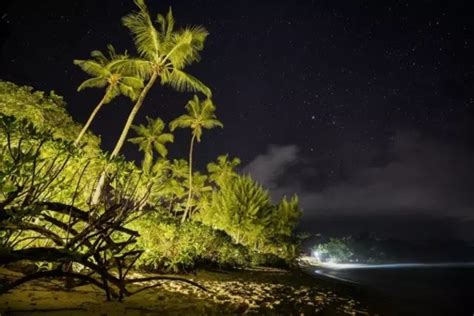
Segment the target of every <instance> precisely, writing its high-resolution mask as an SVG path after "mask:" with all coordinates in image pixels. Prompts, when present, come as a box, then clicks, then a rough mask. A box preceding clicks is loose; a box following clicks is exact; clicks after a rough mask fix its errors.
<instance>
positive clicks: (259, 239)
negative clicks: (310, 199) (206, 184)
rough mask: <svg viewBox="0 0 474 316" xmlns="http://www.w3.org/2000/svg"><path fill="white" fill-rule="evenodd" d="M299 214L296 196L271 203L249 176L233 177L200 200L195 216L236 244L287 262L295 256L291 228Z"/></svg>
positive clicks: (264, 192) (266, 194) (294, 244)
mask: <svg viewBox="0 0 474 316" xmlns="http://www.w3.org/2000/svg"><path fill="white" fill-rule="evenodd" d="M300 215H301V211H300V209H299V207H298V200H297V198H296V197H294V198H292V199H291V200H289V201H288V200H287V199H286V198H285V199H283V200H282V201H281V202H280V203H279V204H277V205H273V204H272V203H271V200H270V197H269V195H268V192H267V191H266V190H265V189H263V187H262V186H260V185H259V184H258V183H256V182H255V181H254V180H253V179H252V178H250V177H249V176H234V177H232V178H229V180H227V181H226V182H223V183H222V184H221V186H220V188H219V189H218V190H214V191H213V192H212V194H211V196H210V197H209V198H207V199H205V200H203V201H202V205H201V209H200V212H199V213H198V214H197V215H196V219H197V220H199V221H202V222H203V223H205V224H207V225H210V226H212V227H214V228H215V229H222V230H224V231H226V232H227V233H228V234H229V235H230V236H231V237H232V238H233V240H234V241H235V242H236V243H239V244H242V245H245V246H247V247H250V249H251V250H253V251H254V252H256V253H257V254H259V253H267V254H274V255H276V256H279V257H280V258H284V259H285V260H288V261H291V260H292V259H294V258H295V256H296V255H297V253H296V252H297V250H296V248H295V247H296V243H295V241H294V237H293V231H294V228H295V226H296V224H297V220H298V219H299V217H300Z"/></svg>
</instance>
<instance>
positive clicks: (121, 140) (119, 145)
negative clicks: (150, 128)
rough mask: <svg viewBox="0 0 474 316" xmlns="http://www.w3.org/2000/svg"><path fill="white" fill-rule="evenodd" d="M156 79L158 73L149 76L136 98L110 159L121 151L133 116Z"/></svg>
mask: <svg viewBox="0 0 474 316" xmlns="http://www.w3.org/2000/svg"><path fill="white" fill-rule="evenodd" d="M157 78H158V73H157V72H153V75H152V76H151V78H150V80H149V81H148V83H147V84H146V86H145V88H143V90H142V92H141V93H140V96H139V97H138V100H137V102H136V103H135V105H134V106H133V109H132V111H131V112H130V114H129V115H128V119H127V123H125V126H124V128H123V130H122V134H121V135H120V138H119V140H118V141H117V144H116V145H115V148H114V150H113V151H112V154H111V155H110V157H111V158H114V157H115V156H117V155H118V153H119V152H120V149H122V147H123V144H124V143H125V140H126V138H127V134H128V131H129V130H130V127H132V123H133V120H134V119H135V116H137V113H138V110H140V108H141V107H142V105H143V101H144V100H145V97H146V95H147V94H148V92H149V91H150V89H151V87H152V86H153V84H154V83H155V81H156V79H157Z"/></svg>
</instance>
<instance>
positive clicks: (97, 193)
mask: <svg viewBox="0 0 474 316" xmlns="http://www.w3.org/2000/svg"><path fill="white" fill-rule="evenodd" d="M157 78H158V73H157V72H153V74H152V75H151V78H150V80H149V81H148V83H147V84H146V86H145V88H143V90H142V92H141V93H140V96H139V97H138V100H137V102H135V105H134V106H133V108H132V111H131V112H130V114H129V115H128V119H127V122H126V123H125V126H124V128H123V130H122V134H121V135H120V138H119V140H118V141H117V144H115V148H114V150H113V151H112V154H111V155H110V158H111V159H112V158H115V157H116V156H117V155H118V153H119V152H120V149H122V147H123V144H125V140H126V138H127V134H128V131H129V130H130V127H132V123H133V120H134V119H135V116H136V115H137V113H138V110H140V108H141V107H142V105H143V101H144V100H145V97H146V95H147V94H148V92H149V91H150V89H151V87H152V86H153V84H154V83H155V81H156V79H157ZM106 173H107V168H105V170H104V171H102V174H101V175H100V179H99V181H98V183H97V186H96V188H95V190H94V195H93V197H92V201H91V203H92V205H95V204H97V203H98V202H99V198H100V195H101V194H102V189H103V187H104V184H105V175H106Z"/></svg>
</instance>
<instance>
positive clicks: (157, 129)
mask: <svg viewBox="0 0 474 316" xmlns="http://www.w3.org/2000/svg"><path fill="white" fill-rule="evenodd" d="M146 120H147V123H148V124H147V126H145V125H138V126H132V128H133V130H134V131H135V133H137V137H133V138H130V139H129V140H128V141H129V142H131V143H133V144H137V145H138V148H139V150H140V151H142V152H143V153H144V155H145V157H144V159H143V163H142V168H143V170H144V171H145V172H146V173H149V172H150V169H151V167H152V164H153V152H154V151H156V152H157V153H158V154H159V155H160V156H161V157H163V158H165V157H166V155H168V149H167V148H166V143H172V142H173V141H174V136H173V134H169V133H163V130H164V128H165V123H164V122H163V120H161V119H160V118H156V119H151V118H149V117H147V118H146Z"/></svg>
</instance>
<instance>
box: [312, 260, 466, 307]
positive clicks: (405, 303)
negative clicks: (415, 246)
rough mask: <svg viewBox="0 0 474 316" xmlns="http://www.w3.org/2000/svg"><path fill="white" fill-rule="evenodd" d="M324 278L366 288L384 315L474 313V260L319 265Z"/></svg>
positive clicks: (318, 272)
mask: <svg viewBox="0 0 474 316" xmlns="http://www.w3.org/2000/svg"><path fill="white" fill-rule="evenodd" d="M313 273H314V275H315V276H316V277H324V278H330V279H333V280H335V281H336V282H342V283H347V284H351V285H352V286H354V287H355V288H357V287H360V288H364V289H366V290H367V291H365V292H364V293H366V294H364V295H365V296H366V297H365V298H364V300H366V301H367V302H369V304H374V305H377V306H379V307H381V309H382V312H381V314H382V315H447V316H458V315H459V316H462V315H469V316H472V315H474V263H472V264H466V265H458V264H440V265H423V264H415V265H410V264H403V265H396V264H395V265H393V264H392V265H389V266H383V265H382V266H370V265H368V266H366V267H364V266H356V267H350V266H349V267H343V268H339V269H338V268H337V267H317V268H314V271H313Z"/></svg>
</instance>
